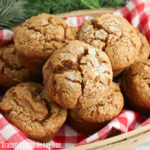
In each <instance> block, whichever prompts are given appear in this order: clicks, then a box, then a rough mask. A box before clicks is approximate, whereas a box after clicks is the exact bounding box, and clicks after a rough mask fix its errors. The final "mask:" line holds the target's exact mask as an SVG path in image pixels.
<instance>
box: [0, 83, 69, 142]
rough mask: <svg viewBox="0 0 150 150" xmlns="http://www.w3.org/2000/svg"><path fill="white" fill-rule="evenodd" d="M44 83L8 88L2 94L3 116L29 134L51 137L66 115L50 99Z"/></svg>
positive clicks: (44, 139) (38, 138)
mask: <svg viewBox="0 0 150 150" xmlns="http://www.w3.org/2000/svg"><path fill="white" fill-rule="evenodd" d="M43 89H44V88H43V86H41V85H40V84H37V83H32V82H28V83H21V84H18V85H17V86H15V87H12V88H10V89H9V90H8V91H7V92H6V93H5V95H4V97H3V98H2V101H1V103H0V109H1V110H2V113H3V114H4V116H5V117H6V118H7V119H8V121H10V122H11V123H12V124H14V125H15V126H16V127H18V128H19V129H20V130H21V131H22V132H23V133H24V134H25V135H26V136H28V137H29V138H31V139H33V140H35V141H39V142H48V141H50V140H51V139H52V138H53V136H54V135H55V134H56V132H57V131H58V130H59V128H60V127H61V126H62V125H63V123H64V122H65V120H66V117H67V111H66V110H65V109H64V108H61V107H60V106H58V105H57V104H55V103H54V102H53V101H51V100H50V99H49V98H48V97H47V96H46V94H45V91H44V90H43Z"/></svg>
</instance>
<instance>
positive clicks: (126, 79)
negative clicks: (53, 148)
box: [0, 14, 150, 142]
mask: <svg viewBox="0 0 150 150" xmlns="http://www.w3.org/2000/svg"><path fill="white" fill-rule="evenodd" d="M149 54H150V45H149V42H148V41H147V39H146V37H145V36H144V35H142V34H141V33H140V32H139V31H138V30H137V29H135V28H134V27H132V26H131V25H130V24H129V23H128V21H127V20H125V19H124V18H121V17H119V16H115V15H112V14H104V15H101V16H99V17H97V18H93V19H92V20H90V21H85V22H84V23H83V24H82V26H81V27H80V29H79V30H77V29H76V28H73V27H70V26H69V25H67V24H66V23H65V22H64V21H63V20H62V19H60V18H57V17H55V16H52V15H49V14H40V15H38V16H34V17H32V18H30V19H29V20H27V21H26V22H24V23H23V24H22V25H20V26H18V27H16V28H15V30H14V43H12V44H9V45H6V46H3V47H0V86H1V88H3V87H5V88H9V89H8V90H7V91H6V93H5V94H4V96H3V98H2V101H1V102H0V110H1V112H2V113H3V115H4V116H5V117H6V118H7V119H8V121H10V122H11V123H12V124H13V125H15V126H16V127H18V128H19V129H20V130H21V131H22V132H23V133H24V134H25V135H26V136H28V137H29V138H31V139H33V140H36V141H39V142H48V141H50V140H51V139H52V138H53V137H54V136H55V134H56V133H57V131H58V130H59V129H60V128H61V126H62V125H63V124H64V123H65V121H66V120H67V123H69V124H70V125H71V126H72V127H73V128H74V129H76V130H77V131H78V132H81V133H85V134H92V133H94V132H96V131H98V130H100V129H101V128H102V127H103V126H104V125H106V124H107V123H108V122H109V121H110V120H112V119H113V118H114V117H116V116H117V115H119V113H120V112H121V110H122V109H123V106H124V99H125V101H126V102H127V105H129V106H130V107H131V108H132V109H135V110H137V111H139V112H142V113H145V114H148V113H149V112H150V60H148V58H149ZM116 77H117V78H120V77H122V82H121V88H122V92H123V94H122V92H121V90H120V85H119V84H118V83H115V82H114V81H113V79H116ZM42 79H43V80H42Z"/></svg>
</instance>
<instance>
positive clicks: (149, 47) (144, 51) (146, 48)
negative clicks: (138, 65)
mask: <svg viewBox="0 0 150 150" xmlns="http://www.w3.org/2000/svg"><path fill="white" fill-rule="evenodd" d="M137 34H138V36H139V37H140V40H141V47H140V51H139V54H138V56H137V58H136V61H137V62H138V61H144V60H147V59H148V58H149V55H150V44H149V42H148V40H147V38H146V37H145V36H144V35H143V34H142V33H140V32H139V31H138V30H137Z"/></svg>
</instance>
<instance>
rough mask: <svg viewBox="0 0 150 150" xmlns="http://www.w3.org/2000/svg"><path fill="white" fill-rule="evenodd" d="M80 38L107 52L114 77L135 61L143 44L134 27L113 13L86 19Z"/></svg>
mask: <svg viewBox="0 0 150 150" xmlns="http://www.w3.org/2000/svg"><path fill="white" fill-rule="evenodd" d="M78 40H81V41H84V42H86V43H88V44H90V45H92V46H94V47H96V48H102V50H103V51H105V52H106V54H107V55H108V57H109V59H110V62H111V65H112V69H113V76H114V77H116V76H117V75H118V74H120V73H121V72H122V71H123V70H124V69H125V68H126V67H128V66H130V65H131V64H132V63H133V62H134V61H135V59H136V57H137V55H138V53H139V50H140V46H141V41H140V38H139V36H138V35H137V32H136V30H135V29H134V27H133V26H131V25H130V24H129V23H128V21H127V20H126V19H124V18H122V17H119V16H115V15H113V14H104V15H101V16H100V17H97V18H94V19H92V20H90V21H85V22H84V23H83V25H82V26H81V27H80V29H79V32H78Z"/></svg>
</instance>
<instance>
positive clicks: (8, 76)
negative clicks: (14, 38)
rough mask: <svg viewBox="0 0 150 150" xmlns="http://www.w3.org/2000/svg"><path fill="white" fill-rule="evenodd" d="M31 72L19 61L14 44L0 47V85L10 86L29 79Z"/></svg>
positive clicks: (31, 75) (31, 76)
mask: <svg viewBox="0 0 150 150" xmlns="http://www.w3.org/2000/svg"><path fill="white" fill-rule="evenodd" d="M33 76H34V75H33V73H31V72H30V71H29V70H28V69H26V68H25V67H24V66H23V65H22V64H21V62H20V60H19V56H18V54H17V51H16V49H15V46H14V44H9V45H6V46H3V47H0V86H4V87H11V86H14V85H16V84H18V83H21V82H25V81H31V79H32V78H33Z"/></svg>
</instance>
